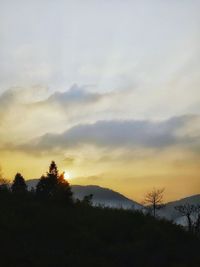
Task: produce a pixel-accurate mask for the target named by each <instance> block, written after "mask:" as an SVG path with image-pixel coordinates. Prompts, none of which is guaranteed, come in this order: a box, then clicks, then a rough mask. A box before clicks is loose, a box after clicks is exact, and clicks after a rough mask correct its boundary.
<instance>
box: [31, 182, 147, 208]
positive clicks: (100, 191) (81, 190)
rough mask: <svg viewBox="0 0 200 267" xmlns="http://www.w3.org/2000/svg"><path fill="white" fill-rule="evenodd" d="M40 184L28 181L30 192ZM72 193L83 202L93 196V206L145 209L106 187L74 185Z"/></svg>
mask: <svg viewBox="0 0 200 267" xmlns="http://www.w3.org/2000/svg"><path fill="white" fill-rule="evenodd" d="M37 183H38V179H32V180H26V184H27V186H28V190H31V188H35V187H36V185H37ZM71 188H72V192H73V193H74V198H75V199H76V198H78V199H80V200H82V199H83V198H84V196H86V195H90V194H92V195H93V199H92V202H93V205H94V206H98V205H101V206H105V207H111V208H123V209H136V210H141V209H143V208H144V207H143V206H142V205H141V204H139V203H137V202H136V201H133V200H131V199H129V198H127V197H125V196H124V195H122V194H120V193H118V192H116V191H114V190H111V189H108V188H104V187H100V186H97V185H72V186H71Z"/></svg>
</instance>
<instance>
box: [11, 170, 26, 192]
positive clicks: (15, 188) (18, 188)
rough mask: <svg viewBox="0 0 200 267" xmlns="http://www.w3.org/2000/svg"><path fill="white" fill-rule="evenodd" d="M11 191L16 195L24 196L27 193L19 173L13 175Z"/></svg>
mask: <svg viewBox="0 0 200 267" xmlns="http://www.w3.org/2000/svg"><path fill="white" fill-rule="evenodd" d="M11 191H12V192H13V193H16V194H24V193H26V192H27V185H26V183H25V180H24V177H23V176H22V175H21V173H17V174H16V175H15V179H14V181H13V184H12V186H11Z"/></svg>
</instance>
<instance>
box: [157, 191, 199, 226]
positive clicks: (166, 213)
mask: <svg viewBox="0 0 200 267" xmlns="http://www.w3.org/2000/svg"><path fill="white" fill-rule="evenodd" d="M184 204H193V205H196V204H199V205H200V194H198V195H194V196H189V197H186V198H182V199H179V200H176V201H172V202H168V203H166V205H165V207H164V208H163V209H162V210H161V211H160V212H159V215H160V216H162V217H164V218H166V219H168V220H173V221H174V222H176V223H178V224H182V225H185V223H186V221H185V219H184V218H183V217H182V216H180V214H179V213H178V212H177V211H176V210H175V207H176V206H179V205H184Z"/></svg>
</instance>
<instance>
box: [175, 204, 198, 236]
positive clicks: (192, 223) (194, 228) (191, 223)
mask: <svg viewBox="0 0 200 267" xmlns="http://www.w3.org/2000/svg"><path fill="white" fill-rule="evenodd" d="M175 209H176V210H177V211H178V212H179V213H180V214H181V215H182V216H185V217H186V218H187V224H188V230H189V231H190V232H194V233H196V234H199V232H200V205H193V204H189V203H186V204H184V205H179V206H176V207H175Z"/></svg>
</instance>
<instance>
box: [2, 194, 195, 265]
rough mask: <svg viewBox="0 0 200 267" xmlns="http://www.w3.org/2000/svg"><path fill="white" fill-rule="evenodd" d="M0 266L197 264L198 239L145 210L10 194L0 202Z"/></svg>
mask: <svg viewBox="0 0 200 267" xmlns="http://www.w3.org/2000/svg"><path fill="white" fill-rule="evenodd" d="M0 209H1V212H0V240H1V250H0V258H1V267H27V266H28V267H70V266H73V267H84V266H87V267H93V266H95V267H133V266H134V267H145V266H148V267H176V266H179V267H199V266H200V254H199V246H200V241H199V240H198V239H197V238H195V237H194V236H192V235H190V234H189V233H187V232H186V231H184V230H183V229H181V227H179V226H176V225H173V224H171V223H170V222H167V221H163V220H156V219H154V218H153V217H151V216H147V215H144V214H142V213H138V212H133V211H128V210H119V209H118V210H116V209H105V208H104V209H102V208H97V207H96V208H94V207H85V206H79V205H78V206H71V207H70V206H68V207H67V206H66V205H61V204H56V203H52V202H38V201H36V200H35V199H32V198H30V197H28V198H22V199H19V198H18V199H16V198H15V197H12V196H11V197H10V198H9V200H8V199H7V200H6V202H4V201H3V200H1V205H0Z"/></svg>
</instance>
